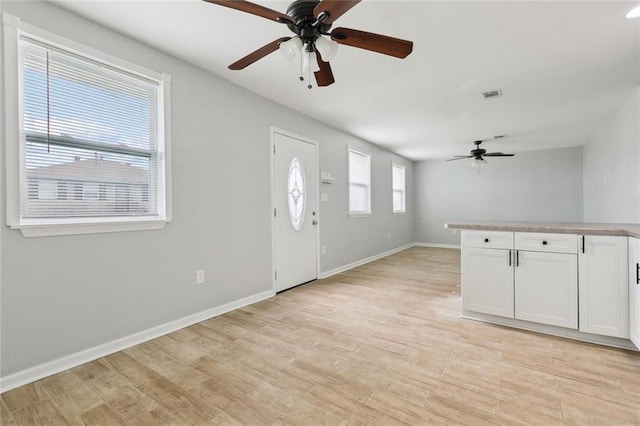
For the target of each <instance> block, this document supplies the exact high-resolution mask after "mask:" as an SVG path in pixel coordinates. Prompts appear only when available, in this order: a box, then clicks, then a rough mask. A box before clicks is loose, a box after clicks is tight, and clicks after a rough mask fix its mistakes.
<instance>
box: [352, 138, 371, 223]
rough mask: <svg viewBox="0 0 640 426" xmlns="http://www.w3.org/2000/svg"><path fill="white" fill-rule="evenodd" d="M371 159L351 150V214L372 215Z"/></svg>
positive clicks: (366, 155) (367, 155) (362, 153)
mask: <svg viewBox="0 0 640 426" xmlns="http://www.w3.org/2000/svg"><path fill="white" fill-rule="evenodd" d="M370 162H371V157H370V155H369V154H365V153H364V152H360V151H356V150H355V149H351V148H350V149H349V213H350V214H355V215H358V214H370V213H371V164H370Z"/></svg>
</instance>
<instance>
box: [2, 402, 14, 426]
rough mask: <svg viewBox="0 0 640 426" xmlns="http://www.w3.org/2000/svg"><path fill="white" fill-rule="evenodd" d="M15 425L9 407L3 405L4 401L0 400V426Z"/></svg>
mask: <svg viewBox="0 0 640 426" xmlns="http://www.w3.org/2000/svg"><path fill="white" fill-rule="evenodd" d="M15 424H16V422H15V420H13V416H12V415H11V411H9V407H7V404H5V403H4V399H3V398H0V426H14V425H15Z"/></svg>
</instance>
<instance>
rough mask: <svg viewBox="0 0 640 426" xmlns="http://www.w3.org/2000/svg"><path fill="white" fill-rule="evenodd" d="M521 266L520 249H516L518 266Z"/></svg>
mask: <svg viewBox="0 0 640 426" xmlns="http://www.w3.org/2000/svg"><path fill="white" fill-rule="evenodd" d="M519 266H520V250H516V267H519Z"/></svg>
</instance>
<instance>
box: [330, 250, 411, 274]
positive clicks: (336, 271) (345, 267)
mask: <svg viewBox="0 0 640 426" xmlns="http://www.w3.org/2000/svg"><path fill="white" fill-rule="evenodd" d="M414 245H415V244H413V243H412V244H407V245H404V246H400V247H396V248H394V249H391V250H387V251H385V252H383V253H379V254H376V255H373V256H369V257H367V258H365V259H361V260H357V261H355V262H351V263H349V264H347V265H343V266H339V267H337V268H333V269H330V270H328V271H325V272H322V273H320V276H319V277H318V278H320V279H324V278H329V277H330V276H332V275H336V274H339V273H341V272H346V271H348V270H350V269H353V268H357V267H358V266H362V265H364V264H366V263H369V262H373V261H374V260H378V259H382V258H383V257H387V256H391V255H392V254H395V253H399V252H401V251H404V250H407V249H410V248H411V247H413V246H414Z"/></svg>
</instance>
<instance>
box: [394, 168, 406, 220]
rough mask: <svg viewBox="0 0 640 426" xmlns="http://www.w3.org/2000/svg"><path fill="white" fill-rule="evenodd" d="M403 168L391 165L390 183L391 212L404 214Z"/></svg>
mask: <svg viewBox="0 0 640 426" xmlns="http://www.w3.org/2000/svg"><path fill="white" fill-rule="evenodd" d="M404 174H405V168H404V166H399V165H397V164H393V163H392V164H391V181H392V184H391V186H392V188H393V212H394V213H406V212H407V207H406V188H405V176H404Z"/></svg>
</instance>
